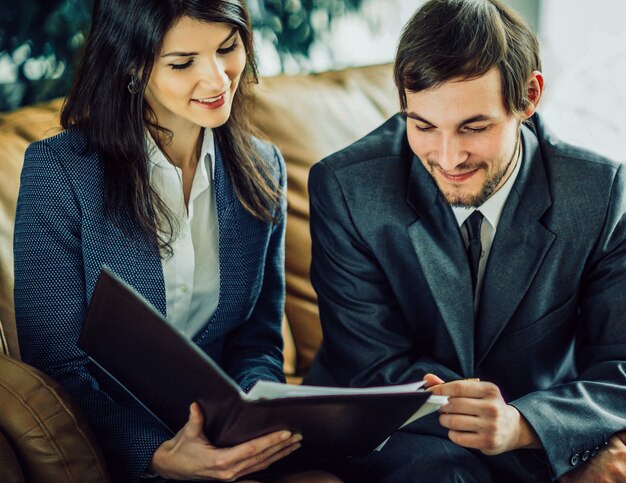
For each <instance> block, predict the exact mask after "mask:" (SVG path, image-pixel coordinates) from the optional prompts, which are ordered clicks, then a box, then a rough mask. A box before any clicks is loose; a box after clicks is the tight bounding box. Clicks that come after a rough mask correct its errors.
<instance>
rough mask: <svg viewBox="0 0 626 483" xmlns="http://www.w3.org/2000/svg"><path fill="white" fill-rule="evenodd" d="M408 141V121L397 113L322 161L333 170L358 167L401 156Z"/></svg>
mask: <svg viewBox="0 0 626 483" xmlns="http://www.w3.org/2000/svg"><path fill="white" fill-rule="evenodd" d="M406 148H407V143H406V121H405V120H404V119H403V117H402V116H401V115H400V114H396V115H395V116H393V117H391V118H390V119H388V120H387V121H385V122H384V123H383V124H382V125H380V126H379V127H377V128H376V129H374V130H373V131H372V132H370V133H369V134H367V135H365V136H363V137H362V138H361V139H359V140H357V141H355V142H354V143H352V144H351V145H349V146H347V147H345V148H343V149H341V150H340V151H337V152H336V153H333V154H331V155H330V156H327V157H326V158H324V159H323V160H322V161H321V162H322V163H323V164H325V165H326V166H327V167H328V168H329V169H330V170H331V171H334V172H339V171H342V170H346V169H351V168H355V169H358V168H359V167H360V166H363V165H370V164H372V163H374V164H375V163H376V162H378V161H381V160H389V158H401V157H402V156H403V154H404V150H405V149H406Z"/></svg>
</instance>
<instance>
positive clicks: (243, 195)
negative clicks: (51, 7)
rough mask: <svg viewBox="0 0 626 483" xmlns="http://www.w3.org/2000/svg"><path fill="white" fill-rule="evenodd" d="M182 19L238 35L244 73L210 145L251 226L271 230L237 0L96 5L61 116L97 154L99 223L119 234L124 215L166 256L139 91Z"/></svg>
mask: <svg viewBox="0 0 626 483" xmlns="http://www.w3.org/2000/svg"><path fill="white" fill-rule="evenodd" d="M182 17H190V18H193V19H195V20H199V21H204V22H215V23H227V24H230V25H232V26H234V27H235V28H237V29H238V31H239V34H240V35H241V39H242V42H243V45H244V48H245V52H246V60H247V62H246V67H245V69H244V72H243V74H242V76H241V80H240V83H239V88H238V89H237V92H236V93H235V96H234V98H233V105H232V110H231V115H230V117H229V119H228V121H227V122H226V123H225V124H224V125H223V126H220V127H218V128H216V129H215V130H214V132H215V138H216V141H217V144H218V145H219V147H220V150H221V152H222V153H223V155H224V160H225V164H226V169H227V171H228V174H229V176H230V178H231V180H232V182H233V186H234V189H235V193H236V194H237V197H238V198H239V200H240V202H241V203H242V205H243V206H244V207H245V208H246V210H248V211H249V212H250V213H251V214H252V215H253V216H255V217H256V218H258V219H260V220H263V221H265V222H275V221H276V219H277V217H278V215H277V213H278V209H279V206H280V196H281V193H280V187H279V186H278V184H277V183H276V182H275V181H274V177H273V176H271V175H270V168H269V166H267V165H265V164H264V163H262V162H261V161H260V158H259V157H258V156H257V151H256V149H255V147H254V144H253V141H252V134H253V133H255V131H254V130H253V128H252V126H251V124H250V122H249V116H248V113H247V111H246V108H247V107H248V105H249V104H250V101H249V98H250V95H251V88H252V84H255V83H257V82H258V79H257V70H256V63H255V58H254V50H253V39H252V29H251V25H250V17H249V14H248V10H247V7H246V4H245V0H211V1H206V0H96V1H95V4H94V10H93V19H92V25H91V31H90V33H89V37H88V39H87V42H86V46H85V52H84V55H83V58H82V61H81V64H80V66H79V69H78V73H77V76H76V79H75V81H74V84H73V86H72V88H71V90H70V92H69V94H68V96H67V98H66V100H65V104H64V106H63V110H62V112H61V125H62V126H63V128H65V129H70V128H78V129H79V130H80V131H81V133H82V134H83V135H84V136H86V138H87V142H88V144H89V147H90V148H93V149H95V150H97V151H98V152H99V153H100V154H101V158H102V162H103V166H104V177H105V192H104V203H105V210H106V213H107V216H108V217H109V218H110V219H111V221H112V222H113V223H114V224H116V225H117V226H119V227H120V228H122V229H124V227H126V226H127V223H126V222H125V220H126V218H125V217H126V214H127V213H128V210H129V209H130V214H131V216H132V217H133V218H134V219H135V220H136V221H137V223H138V225H139V228H140V229H141V231H142V232H143V234H144V235H145V236H146V237H147V238H149V239H150V238H153V237H155V236H156V238H157V240H158V244H159V247H160V248H161V249H164V250H165V252H168V253H171V242H172V240H173V237H174V236H175V231H176V229H175V226H176V224H175V222H174V220H173V218H172V216H171V213H170V211H169V210H168V208H167V207H166V206H165V204H164V203H163V202H162V200H161V199H160V198H159V197H158V196H157V194H156V193H155V192H154V191H153V190H152V188H151V186H150V182H149V176H148V155H147V153H146V148H145V135H146V126H147V125H148V124H151V123H152V121H153V120H154V113H153V112H152V111H151V109H150V107H149V106H148V104H147V103H146V102H145V100H144V91H145V88H146V85H147V83H148V79H149V78H150V73H151V72H152V66H153V65H154V62H155V59H156V57H157V56H158V54H159V53H160V50H161V47H162V44H163V39H164V37H165V35H166V33H167V32H168V31H169V29H170V28H171V27H172V26H173V25H174V24H175V23H176V22H177V21H178V20H179V19H181V18H182ZM131 74H136V77H137V83H138V92H137V93H136V94H131V93H130V91H129V89H128V83H129V81H130V78H131ZM155 127H156V128H157V129H159V130H162V131H165V130H164V129H163V128H159V127H158V126H155Z"/></svg>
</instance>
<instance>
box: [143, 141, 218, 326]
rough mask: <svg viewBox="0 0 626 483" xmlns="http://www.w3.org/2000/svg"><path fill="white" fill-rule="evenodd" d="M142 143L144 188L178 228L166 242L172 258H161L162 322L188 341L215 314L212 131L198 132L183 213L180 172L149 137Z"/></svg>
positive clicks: (215, 219)
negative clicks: (147, 179)
mask: <svg viewBox="0 0 626 483" xmlns="http://www.w3.org/2000/svg"><path fill="white" fill-rule="evenodd" d="M146 138H147V139H146V144H147V152H148V156H149V161H150V163H149V168H148V172H149V176H150V185H151V186H152V188H153V189H154V190H155V191H156V193H157V194H158V195H159V196H160V197H161V199H162V200H163V202H164V203H165V204H166V205H167V207H168V208H169V209H170V210H171V213H172V216H173V218H174V220H175V221H176V223H177V224H178V231H177V232H176V238H175V239H174V240H173V242H172V249H173V254H172V256H171V257H167V256H166V257H165V258H161V264H162V267H163V278H164V280H165V300H166V307H167V320H168V322H169V323H170V324H172V325H173V326H174V327H175V328H177V329H178V330H180V332H182V333H183V335H185V336H186V337H188V338H192V337H193V336H195V335H196V334H197V333H198V332H199V331H200V329H202V328H203V327H204V326H205V325H206V324H207V322H208V321H209V319H210V318H211V317H212V316H213V314H214V313H215V310H216V309H217V303H218V300H219V295H220V270H219V232H218V220H217V206H216V201H215V186H214V178H215V166H214V162H213V160H214V159H215V141H214V138H213V131H212V130H211V129H204V138H203V141H202V149H201V151H200V158H199V161H198V165H197V167H196V172H195V175H194V178H193V183H192V185H191V193H190V196H189V206H188V209H187V208H186V207H185V198H184V193H183V181H182V171H181V169H180V168H178V167H176V166H175V165H173V164H172V163H170V162H169V161H168V160H167V158H166V157H165V155H164V154H163V153H162V152H161V150H160V149H159V148H158V146H157V144H156V143H155V142H154V140H153V139H152V137H151V136H150V134H147V136H146ZM209 173H210V174H211V175H210V176H209Z"/></svg>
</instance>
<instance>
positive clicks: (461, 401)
mask: <svg viewBox="0 0 626 483" xmlns="http://www.w3.org/2000/svg"><path fill="white" fill-rule="evenodd" d="M424 381H425V386H426V387H427V388H429V391H431V392H432V393H433V394H437V395H441V396H448V398H449V402H448V404H446V405H445V406H443V407H441V408H440V409H439V413H440V415H439V423H440V424H441V425H442V426H443V427H445V428H447V429H449V431H448V437H449V438H450V440H451V441H453V442H454V443H456V444H458V445H460V446H464V447H466V448H474V449H478V450H480V451H482V452H483V453H484V454H487V455H496V454H500V453H504V452H506V451H512V450H514V449H522V448H541V444H540V442H539V438H538V437H537V435H536V434H535V432H534V430H533V429H532V427H531V426H530V425H529V424H528V422H527V421H526V419H525V418H524V417H523V416H522V415H521V414H520V412H519V411H518V410H517V409H516V408H514V407H513V406H510V405H508V404H506V402H505V401H504V399H503V398H502V394H500V389H498V387H497V386H496V385H495V384H492V383H490V382H481V381H479V380H478V379H473V380H464V381H454V382H449V383H444V382H443V381H442V380H441V379H440V378H439V377H437V376H436V375H434V374H427V375H426V376H425V377H424Z"/></svg>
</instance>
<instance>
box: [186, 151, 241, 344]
mask: <svg viewBox="0 0 626 483" xmlns="http://www.w3.org/2000/svg"><path fill="white" fill-rule="evenodd" d="M215 201H216V205H217V220H218V231H219V235H218V237H219V244H218V245H219V265H220V294H219V301H218V304H217V309H216V310H215V314H213V317H212V318H211V320H210V321H209V323H208V324H207V325H206V327H205V328H204V329H202V330H201V331H200V332H199V333H198V334H197V335H196V337H194V340H195V341H196V342H197V343H198V344H201V345H202V344H204V343H206V342H207V340H208V339H209V337H210V336H211V335H212V334H215V327H216V326H219V327H222V326H224V324H222V321H224V320H238V315H237V313H236V311H237V310H238V309H239V310H240V309H241V308H242V307H245V300H244V299H243V296H244V293H243V291H242V290H237V287H238V286H239V284H241V283H243V281H242V280H239V279H238V277H236V276H233V274H235V273H238V272H241V270H240V269H238V266H240V264H241V255H242V254H241V252H240V250H239V247H241V235H240V230H239V228H240V227H239V225H240V222H241V216H240V215H239V210H238V209H237V208H238V207H239V208H240V209H243V208H241V207H240V204H239V203H236V202H237V196H236V194H235V191H234V189H233V186H232V182H231V180H230V176H229V175H228V171H227V169H226V166H225V163H224V160H223V158H222V154H221V152H220V149H219V146H218V145H217V143H216V144H215Z"/></svg>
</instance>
